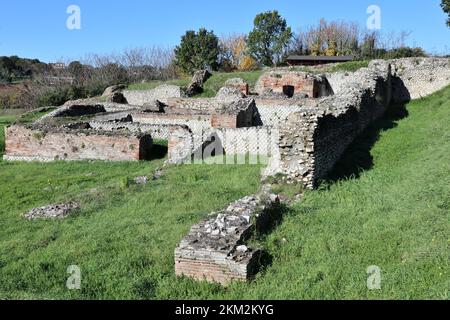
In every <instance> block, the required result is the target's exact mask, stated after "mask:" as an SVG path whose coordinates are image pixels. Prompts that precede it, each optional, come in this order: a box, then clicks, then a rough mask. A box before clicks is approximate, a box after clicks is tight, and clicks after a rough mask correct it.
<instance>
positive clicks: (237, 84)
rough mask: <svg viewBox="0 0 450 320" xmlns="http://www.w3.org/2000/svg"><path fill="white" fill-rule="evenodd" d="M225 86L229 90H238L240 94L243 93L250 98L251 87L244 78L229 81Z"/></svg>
mask: <svg viewBox="0 0 450 320" xmlns="http://www.w3.org/2000/svg"><path fill="white" fill-rule="evenodd" d="M224 86H225V87H228V88H234V89H238V90H239V91H240V92H242V93H243V94H244V95H246V96H248V94H249V85H248V83H247V82H246V81H245V80H244V79H242V78H231V79H228V80H227V81H225V84H224Z"/></svg>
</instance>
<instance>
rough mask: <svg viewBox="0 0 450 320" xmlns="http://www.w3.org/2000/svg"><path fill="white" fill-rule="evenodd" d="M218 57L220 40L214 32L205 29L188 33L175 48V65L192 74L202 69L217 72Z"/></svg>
mask: <svg viewBox="0 0 450 320" xmlns="http://www.w3.org/2000/svg"><path fill="white" fill-rule="evenodd" d="M218 57H219V39H218V38H217V36H216V35H215V34H214V32H213V31H207V30H206V29H204V28H201V29H200V30H199V31H198V33H197V32H195V31H192V30H189V31H187V32H186V34H185V35H184V36H182V37H181V43H180V45H179V46H177V47H176V48H175V65H176V66H177V67H179V68H180V69H181V70H182V71H184V72H186V73H190V74H191V73H193V72H194V71H196V70H200V69H208V68H211V69H213V70H217V67H218Z"/></svg>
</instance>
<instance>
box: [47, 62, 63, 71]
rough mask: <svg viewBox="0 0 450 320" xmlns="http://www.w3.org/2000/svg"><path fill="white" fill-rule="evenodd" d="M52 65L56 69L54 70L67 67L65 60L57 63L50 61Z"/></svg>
mask: <svg viewBox="0 0 450 320" xmlns="http://www.w3.org/2000/svg"><path fill="white" fill-rule="evenodd" d="M50 66H51V67H52V68H53V69H54V70H63V69H65V68H66V64H65V63H64V62H55V63H50Z"/></svg>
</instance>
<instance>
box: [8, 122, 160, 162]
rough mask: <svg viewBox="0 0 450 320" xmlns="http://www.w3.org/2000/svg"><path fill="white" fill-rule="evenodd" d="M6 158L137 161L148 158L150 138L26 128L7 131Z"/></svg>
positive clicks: (14, 127) (21, 127) (17, 127)
mask: <svg viewBox="0 0 450 320" xmlns="http://www.w3.org/2000/svg"><path fill="white" fill-rule="evenodd" d="M5 135H6V141H5V155H6V158H8V157H9V158H11V159H14V158H24V159H30V160H42V161H51V160H111V161H136V160H142V159H145V158H147V157H148V156H149V154H150V149H151V147H152V139H151V137H150V136H149V135H144V136H142V137H138V136H135V135H131V134H120V133H114V134H111V133H109V134H101V133H97V132H85V131H78V132H77V131H73V132H70V131H69V132H58V131H55V132H47V131H44V130H39V129H30V128H26V127H24V126H11V127H8V128H6V129H5Z"/></svg>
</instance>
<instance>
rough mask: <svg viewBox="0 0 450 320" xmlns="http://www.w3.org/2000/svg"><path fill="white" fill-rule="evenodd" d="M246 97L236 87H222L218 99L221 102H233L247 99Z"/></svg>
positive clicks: (217, 95)
mask: <svg viewBox="0 0 450 320" xmlns="http://www.w3.org/2000/svg"><path fill="white" fill-rule="evenodd" d="M245 97H246V95H245V94H244V93H242V91H241V90H239V89H238V88H234V87H228V86H226V87H222V88H220V89H219V91H218V92H217V94H216V99H217V100H218V101H221V102H232V101H236V100H240V99H243V98H245Z"/></svg>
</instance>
